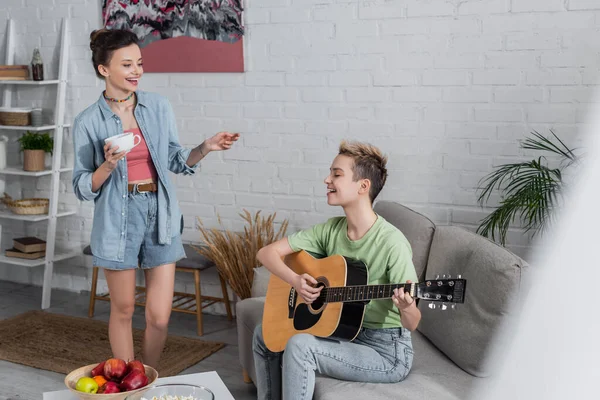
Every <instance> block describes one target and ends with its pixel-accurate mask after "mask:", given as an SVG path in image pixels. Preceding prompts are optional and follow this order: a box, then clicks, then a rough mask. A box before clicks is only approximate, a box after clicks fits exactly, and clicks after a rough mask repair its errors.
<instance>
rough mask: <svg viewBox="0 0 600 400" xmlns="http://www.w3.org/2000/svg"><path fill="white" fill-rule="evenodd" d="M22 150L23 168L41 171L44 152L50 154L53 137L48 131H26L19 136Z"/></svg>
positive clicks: (52, 146)
mask: <svg viewBox="0 0 600 400" xmlns="http://www.w3.org/2000/svg"><path fill="white" fill-rule="evenodd" d="M19 143H20V145H21V151H22V152H23V169H24V170H25V171H43V170H44V164H45V162H44V160H45V157H46V153H50V154H52V149H53V148H54V139H52V137H51V136H50V133H48V132H46V133H37V132H31V131H27V133H25V134H23V136H21V137H20V138H19Z"/></svg>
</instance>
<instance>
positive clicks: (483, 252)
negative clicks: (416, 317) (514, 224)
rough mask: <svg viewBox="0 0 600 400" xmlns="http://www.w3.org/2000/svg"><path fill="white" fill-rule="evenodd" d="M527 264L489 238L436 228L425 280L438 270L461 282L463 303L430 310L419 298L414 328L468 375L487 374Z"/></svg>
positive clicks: (440, 273)
mask: <svg viewBox="0 0 600 400" xmlns="http://www.w3.org/2000/svg"><path fill="white" fill-rule="evenodd" d="M526 266H527V264H526V263H525V262H524V261H523V260H522V259H521V258H519V257H517V256H516V255H514V254H513V253H511V252H510V251H508V250H506V249H505V248H503V247H500V246H498V245H497V244H495V243H494V242H491V241H490V240H488V239H486V238H484V237H482V236H480V235H477V234H474V233H472V232H469V231H467V230H465V229H462V228H459V227H455V226H438V227H436V231H435V235H434V237H433V243H432V245H431V252H430V254H429V262H428V264H427V274H426V279H435V277H436V275H438V274H439V276H440V277H442V275H443V274H446V275H448V274H450V275H451V276H452V277H454V278H456V276H457V275H459V274H460V275H462V278H463V279H466V280H467V284H466V291H465V302H464V304H459V305H457V307H456V309H455V310H452V309H450V308H448V310H446V311H441V310H440V309H439V308H436V309H430V308H429V304H430V303H429V302H427V301H424V300H421V301H420V302H419V309H420V310H421V314H422V319H421V322H420V324H419V327H418V329H419V331H420V332H421V333H423V334H424V335H425V336H426V337H427V338H428V339H429V340H430V341H431V342H432V343H433V344H434V345H435V346H436V347H437V348H438V349H440V350H441V351H442V352H443V353H444V354H446V355H447V356H448V357H449V358H450V359H451V360H452V361H454V363H456V364H457V365H458V366H459V367H460V368H462V369H463V370H465V371H466V372H468V373H470V374H471V375H474V376H479V377H484V376H488V375H489V373H490V366H489V365H488V364H487V362H486V357H487V355H488V354H489V352H490V350H492V349H491V345H492V344H494V345H497V343H495V340H496V339H501V338H498V337H495V336H496V333H498V331H499V329H500V328H501V325H502V323H503V322H508V321H506V318H507V316H510V315H513V314H514V313H513V311H512V308H513V307H512V306H513V305H514V304H515V303H516V301H517V298H518V296H519V294H520V288H521V281H522V274H523V272H524V269H525V267H526Z"/></svg>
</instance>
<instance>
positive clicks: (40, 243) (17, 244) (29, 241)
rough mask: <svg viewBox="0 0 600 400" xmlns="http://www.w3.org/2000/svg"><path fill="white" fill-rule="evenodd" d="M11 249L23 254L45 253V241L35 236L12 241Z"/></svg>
mask: <svg viewBox="0 0 600 400" xmlns="http://www.w3.org/2000/svg"><path fill="white" fill-rule="evenodd" d="M13 247H14V248H15V249H17V250H19V251H22V252H23V253H36V252H39V251H46V241H45V240H42V239H39V238H36V237H35V236H27V237H22V238H16V239H13Z"/></svg>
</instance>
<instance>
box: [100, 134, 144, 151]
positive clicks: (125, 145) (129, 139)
mask: <svg viewBox="0 0 600 400" xmlns="http://www.w3.org/2000/svg"><path fill="white" fill-rule="evenodd" d="M136 139H137V143H136ZM141 141H142V137H141V136H140V135H134V134H133V132H126V133H121V134H118V135H115V136H111V137H109V138H106V139H104V143H108V142H110V147H111V148H112V147H115V146H119V149H118V150H117V153H116V154H118V153H120V152H122V151H127V152H129V151H131V149H133V148H134V147H135V146H137V145H138V144H140V142H141Z"/></svg>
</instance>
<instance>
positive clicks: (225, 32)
mask: <svg viewBox="0 0 600 400" xmlns="http://www.w3.org/2000/svg"><path fill="white" fill-rule="evenodd" d="M242 11H243V10H242V0H102V20H103V22H104V26H105V27H106V28H107V29H127V30H131V31H133V32H135V33H136V35H137V36H138V38H139V39H140V47H141V49H142V57H143V58H144V71H145V72H243V71H244V48H243V36H244V26H243V23H242Z"/></svg>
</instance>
